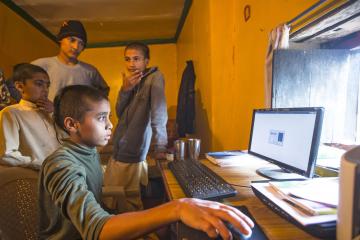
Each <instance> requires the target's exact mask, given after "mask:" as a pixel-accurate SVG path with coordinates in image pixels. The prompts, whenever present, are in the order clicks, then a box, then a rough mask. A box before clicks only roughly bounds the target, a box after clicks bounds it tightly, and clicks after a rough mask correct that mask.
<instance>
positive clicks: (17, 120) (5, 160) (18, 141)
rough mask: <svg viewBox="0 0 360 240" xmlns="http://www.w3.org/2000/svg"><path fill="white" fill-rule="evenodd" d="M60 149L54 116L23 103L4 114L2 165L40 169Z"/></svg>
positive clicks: (0, 137)
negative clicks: (53, 120) (48, 157)
mask: <svg viewBox="0 0 360 240" xmlns="http://www.w3.org/2000/svg"><path fill="white" fill-rule="evenodd" d="M62 136H63V135H62ZM59 146H60V143H59V142H58V141H57V139H56V132H55V129H54V125H53V122H52V119H51V117H50V115H49V114H47V113H45V112H43V111H41V110H39V109H38V108H37V106H36V105H35V104H34V103H32V102H29V101H25V100H21V101H20V102H19V103H18V104H15V105H11V106H8V107H6V108H4V109H3V110H2V111H0V164H5V165H10V166H25V167H32V168H39V167H40V166H41V164H42V162H43V161H44V160H45V158H46V157H47V156H48V155H50V154H51V153H52V152H53V151H54V150H56V149H57V148H58V147H59Z"/></svg>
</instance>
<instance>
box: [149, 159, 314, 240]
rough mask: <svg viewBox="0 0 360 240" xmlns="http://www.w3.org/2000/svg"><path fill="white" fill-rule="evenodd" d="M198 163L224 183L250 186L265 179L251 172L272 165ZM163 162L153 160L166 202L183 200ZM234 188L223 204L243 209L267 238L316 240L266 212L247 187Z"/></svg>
mask: <svg viewBox="0 0 360 240" xmlns="http://www.w3.org/2000/svg"><path fill="white" fill-rule="evenodd" d="M201 162H202V163H203V164H205V165H206V166H207V167H209V168H210V169H211V170H213V171H214V172H215V173H217V174H218V175H220V176H221V177H223V178H224V179H225V180H226V181H227V182H228V183H231V184H236V185H242V186H250V182H251V181H254V180H265V178H263V177H261V176H259V175H257V174H256V173H255V171H256V169H258V168H259V167H267V166H271V165H272V164H271V163H268V162H266V161H262V160H259V161H256V162H254V163H251V162H249V163H247V164H246V165H245V166H241V167H218V166H216V165H214V164H212V163H210V162H209V161H208V160H206V159H203V160H201ZM167 163H168V161H166V160H156V165H157V166H158V168H159V169H160V172H161V175H162V178H163V181H164V186H165V191H166V194H167V197H168V199H169V200H173V199H179V198H183V197H185V194H184V192H183V191H182V189H181V187H180V185H179V184H178V182H177V180H176V179H175V177H174V175H173V174H172V172H171V171H170V170H169V169H168V167H167ZM234 188H235V189H236V190H237V191H238V194H237V195H236V196H235V197H232V198H227V199H224V201H223V202H224V203H226V204H230V205H235V206H239V205H245V206H247V208H248V209H249V211H250V213H251V214H252V216H253V217H254V218H255V220H256V222H257V223H258V224H259V225H260V226H261V228H262V229H263V231H264V232H265V234H266V236H267V237H268V238H269V239H298V240H299V239H307V240H308V239H318V238H315V237H313V236H311V235H309V234H308V233H306V232H304V231H303V230H301V229H300V228H298V227H296V226H295V225H293V224H292V223H290V222H288V221H287V220H286V219H284V218H282V217H280V216H279V215H277V214H276V213H275V212H273V211H272V210H271V209H269V208H268V207H267V206H266V205H264V204H263V203H262V202H261V201H260V200H259V199H258V198H257V197H256V196H255V195H254V193H253V192H252V190H251V188H249V187H238V186H234Z"/></svg>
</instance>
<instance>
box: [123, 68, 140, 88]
mask: <svg viewBox="0 0 360 240" xmlns="http://www.w3.org/2000/svg"><path fill="white" fill-rule="evenodd" d="M142 76H143V73H142V72H141V71H138V70H136V71H134V72H130V74H129V75H126V74H125V73H122V77H123V86H122V87H123V90H124V91H130V90H131V89H133V88H134V87H135V86H136V85H137V84H138V83H139V82H140V80H141V78H142Z"/></svg>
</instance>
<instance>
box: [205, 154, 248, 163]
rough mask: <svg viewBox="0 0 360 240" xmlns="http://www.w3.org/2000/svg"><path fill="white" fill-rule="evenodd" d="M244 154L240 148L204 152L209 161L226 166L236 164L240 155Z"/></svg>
mask: <svg viewBox="0 0 360 240" xmlns="http://www.w3.org/2000/svg"><path fill="white" fill-rule="evenodd" d="M244 154H245V153H244V152H242V151H240V150H234V151H223V152H208V153H206V154H205V156H206V158H207V159H208V160H209V161H210V162H212V163H214V164H216V165H218V166H220V167H226V166H236V165H237V164H238V162H239V161H240V160H241V156H243V155H244Z"/></svg>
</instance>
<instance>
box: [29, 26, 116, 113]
mask: <svg viewBox="0 0 360 240" xmlns="http://www.w3.org/2000/svg"><path fill="white" fill-rule="evenodd" d="M57 39H58V41H59V44H60V48H59V53H58V55H57V56H54V57H47V58H40V59H37V60H35V61H33V62H32V64H35V65H38V66H40V67H42V68H44V69H45V70H46V71H47V73H48V74H49V77H50V80H51V86H50V89H49V99H50V101H49V102H47V103H44V104H45V105H52V102H51V101H53V100H54V97H55V96H56V94H57V92H58V91H59V90H60V89H62V88H63V87H65V86H69V85H89V86H93V87H95V88H97V89H99V90H101V91H102V92H104V93H105V94H106V95H108V93H109V87H108V85H107V84H106V82H105V81H104V79H103V77H102V76H101V75H100V73H99V72H98V70H97V69H96V68H95V67H93V66H92V65H90V64H87V63H84V62H82V61H79V60H78V57H79V55H80V53H81V52H82V51H83V50H84V48H85V47H86V43H87V36H86V31H85V28H84V26H83V25H82V23H81V22H80V21H77V20H68V21H64V22H63V24H62V25H61V27H60V31H59V33H58V35H57ZM44 107H46V106H44Z"/></svg>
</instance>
